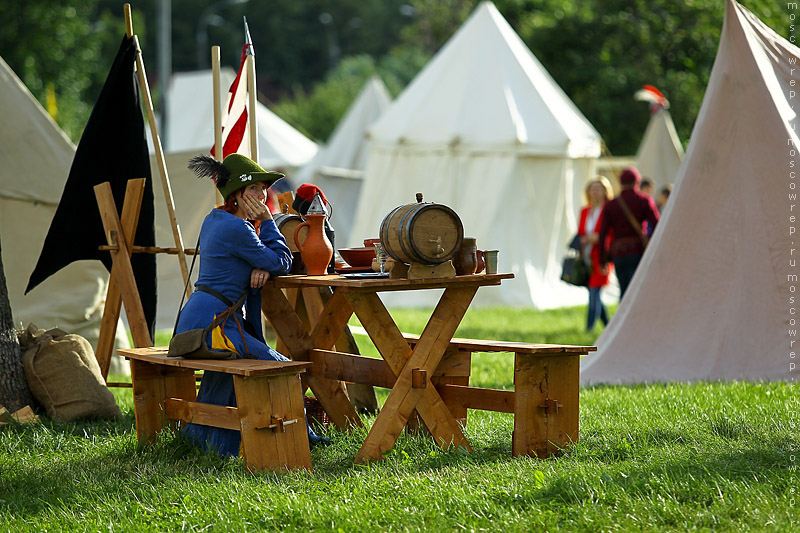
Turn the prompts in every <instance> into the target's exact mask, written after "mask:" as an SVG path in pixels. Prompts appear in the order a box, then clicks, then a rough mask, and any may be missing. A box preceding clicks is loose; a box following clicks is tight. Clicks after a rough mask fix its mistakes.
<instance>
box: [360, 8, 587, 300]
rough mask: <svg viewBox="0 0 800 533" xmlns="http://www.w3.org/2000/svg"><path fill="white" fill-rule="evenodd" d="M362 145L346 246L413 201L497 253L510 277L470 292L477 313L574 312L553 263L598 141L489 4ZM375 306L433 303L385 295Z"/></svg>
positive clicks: (572, 296)
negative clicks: (366, 146) (514, 309)
mask: <svg viewBox="0 0 800 533" xmlns="http://www.w3.org/2000/svg"><path fill="white" fill-rule="evenodd" d="M370 137H371V138H370V152H369V157H368V162H367V169H366V172H365V177H364V185H363V188H362V193H361V199H360V200H359V206H358V210H357V213H356V220H355V225H354V227H353V231H352V234H351V236H350V244H351V245H352V246H356V245H359V244H360V243H361V241H362V240H363V239H365V238H370V237H377V235H378V230H379V226H380V223H381V221H382V220H383V218H384V217H385V216H386V215H387V214H388V213H389V212H390V211H391V210H392V209H393V208H395V207H397V206H399V205H403V204H408V203H413V202H414V196H415V193H417V192H422V193H423V194H424V198H425V201H429V202H436V203H440V204H445V205H448V206H450V207H451V208H453V209H454V210H455V211H456V212H457V213H458V214H459V216H460V217H461V219H462V222H463V224H464V231H465V233H466V235H468V236H471V237H475V238H476V239H477V243H478V248H480V249H497V250H500V254H499V268H500V270H501V271H504V272H513V273H514V274H515V276H516V277H515V279H513V280H510V281H508V282H506V283H504V284H503V285H502V286H501V287H498V288H491V289H486V290H483V291H479V292H478V295H477V298H476V303H477V304H480V305H512V306H535V307H539V308H546V307H558V306H563V305H572V304H577V303H583V302H584V301H585V299H586V292H585V290H579V289H577V288H574V287H571V286H568V285H566V284H565V283H563V282H562V281H560V279H559V277H560V273H561V265H560V260H561V257H562V255H563V253H564V251H565V249H566V245H567V243H568V242H569V240H570V238H571V237H572V235H574V233H575V231H576V229H577V223H576V214H577V212H578V209H579V207H580V203H581V202H582V200H581V196H582V189H583V185H584V184H585V182H586V181H587V180H588V179H589V178H590V177H591V176H592V174H593V173H594V168H595V163H596V158H597V157H598V156H599V154H600V136H599V135H598V133H597V132H596V131H595V130H594V128H593V127H592V126H591V124H589V122H588V121H587V120H586V118H585V117H584V116H583V115H582V114H581V113H580V111H579V110H578V109H577V108H576V107H575V105H574V104H573V103H572V102H571V101H570V99H569V98H568V97H567V96H566V94H565V93H564V92H563V91H562V90H561V89H560V88H559V87H558V85H557V84H556V82H555V81H554V80H553V79H552V77H551V76H550V75H549V74H548V73H547V71H546V70H545V69H544V67H543V66H542V65H541V63H539V61H538V60H537V59H536V58H535V57H534V55H533V54H532V53H531V51H530V50H529V49H528V48H527V47H526V46H525V44H524V43H523V41H522V40H521V39H520V38H519V36H518V35H517V34H516V33H515V32H514V30H513V29H512V28H511V26H510V25H509V24H508V22H506V20H505V19H504V18H503V16H502V15H501V14H500V13H499V11H498V10H497V8H496V7H495V6H494V4H492V3H490V2H483V3H481V4H480V5H479V6H478V8H477V9H476V10H475V12H473V13H472V15H471V16H470V17H469V19H467V21H466V22H465V23H464V24H463V25H462V27H461V28H459V30H458V31H457V32H456V33H455V34H454V35H453V37H452V38H451V39H450V40H449V41H448V42H447V43H446V44H445V45H444V47H443V48H442V49H441V50H440V51H439V52H438V53H437V54H436V56H435V57H434V58H433V59H432V60H431V61H430V62H429V63H428V65H426V67H425V68H424V69H423V70H422V71H421V72H420V73H419V74H418V75H417V77H416V78H415V79H414V80H413V81H412V82H411V84H410V85H409V86H408V87H407V88H406V89H405V91H403V93H402V94H401V95H400V96H399V97H398V98H397V100H396V101H395V102H394V103H393V104H392V105H391V106H390V107H389V109H387V110H386V112H385V113H384V114H383V115H382V116H381V118H380V119H378V121H377V122H376V123H375V125H374V126H373V127H372V128H371V129H370ZM415 292H417V293H419V292H421V291H415ZM422 292H424V291H422ZM386 301H387V303H388V304H389V305H395V306H400V305H418V304H424V303H430V302H433V301H435V300H434V299H433V297H432V296H429V297H428V298H427V299H426V300H425V301H421V300H419V299H418V298H417V295H414V294H410V293H409V294H403V293H393V294H389V295H387V296H386Z"/></svg>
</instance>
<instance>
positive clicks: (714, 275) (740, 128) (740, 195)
mask: <svg viewBox="0 0 800 533" xmlns="http://www.w3.org/2000/svg"><path fill="white" fill-rule="evenodd" d="M798 58H800V49H798V48H797V47H796V46H794V45H792V44H790V43H789V42H787V41H786V40H785V39H783V38H781V37H780V36H779V35H778V34H776V33H775V32H774V31H772V30H771V29H770V28H768V27H767V26H765V25H764V24H763V23H762V22H761V21H760V20H758V18H756V17H755V16H754V15H753V14H752V13H750V12H749V11H747V10H746V9H745V8H743V7H742V6H741V5H739V4H738V3H736V2H734V1H733V0H728V2H727V4H726V7H725V22H724V25H723V29H722V37H721V41H720V45H719V49H718V51H717V57H716V60H715V62H714V67H713V69H712V71H711V79H710V81H709V84H708V88H707V89H706V93H705V97H704V99H703V104H702V107H701V109H700V114H699V116H698V118H697V122H696V125H695V128H694V131H693V132H692V137H691V139H690V143H689V148H688V150H687V153H686V157H685V160H684V162H683V166H682V167H681V171H680V173H679V175H678V178H677V183H676V185H675V189H674V191H673V194H672V196H671V197H670V204H671V207H670V209H669V210H667V212H666V214H665V216H664V218H663V219H662V220H661V222H660V223H659V225H658V226H657V227H656V231H655V233H654V236H653V240H652V241H651V244H650V246H649V247H648V249H647V252H646V253H645V255H644V257H643V258H642V262H641V264H640V265H639V269H638V271H637V273H636V275H635V276H634V278H633V281H632V283H631V285H630V287H629V289H628V291H627V292H626V294H625V298H624V299H623V301H622V303H621V305H620V307H619V310H618V311H617V313H616V315H615V316H614V318H613V319H612V321H611V324H610V325H609V327H608V328H607V329H606V330H605V332H604V333H603V334H602V335H601V337H600V338H599V339H598V341H597V345H598V351H597V352H596V353H594V354H591V355H589V356H587V357H586V358H585V359H584V360H583V364H582V368H581V382H582V384H584V385H588V384H595V383H603V382H606V383H632V382H657V381H698V380H737V379H743V380H759V379H772V380H788V379H795V380H796V379H797V378H798V372H799V371H800V369H799V368H797V366H798V365H797V363H798V358H797V357H796V356H795V354H796V353H798V349H797V347H795V346H794V344H795V340H796V338H797V337H796V335H797V327H796V322H797V315H798V312H797V307H798V306H797V304H796V303H795V302H796V301H797V300H796V299H795V294H794V293H795V292H796V290H797V285H798V283H797V279H798V278H797V275H798V268H797V265H796V259H795V257H796V255H797V253H796V249H797V248H800V246H796V245H795V244H794V243H795V241H796V240H797V227H798V224H797V222H796V218H794V217H795V216H796V215H795V211H794V209H795V208H796V205H797V202H796V197H797V196H796V184H797V181H798V178H796V174H797V172H795V171H794V170H793V169H794V168H797V161H798V155H797V147H798V141H800V139H798V135H797V132H796V126H797V111H796V110H797V109H798V103H800V102H798V95H797V93H798V89H797V87H798V85H800V83H798V81H800V71H798V69H797V68H795V66H794V65H796V64H797V61H798ZM792 365H794V368H793V367H792Z"/></svg>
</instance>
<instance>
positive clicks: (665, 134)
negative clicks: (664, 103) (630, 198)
mask: <svg viewBox="0 0 800 533" xmlns="http://www.w3.org/2000/svg"><path fill="white" fill-rule="evenodd" d="M681 161H683V145H682V144H681V141H680V139H679V138H678V132H677V131H675V124H674V123H673V122H672V115H670V112H669V111H668V110H667V109H664V108H662V109H659V110H658V111H656V112H655V113H653V114H651V115H650V120H649V122H648V123H647V128H646V129H645V132H644V136H643V137H642V142H641V143H640V144H639V149H638V150H637V152H636V168H638V169H639V172H640V173H641V175H642V176H643V177H646V178H649V179H650V180H651V181H652V182H653V185H654V188H655V189H656V191H657V190H658V189H660V188H661V187H664V186H665V185H669V184H673V183H675V178H676V177H677V176H678V170H679V169H680V167H681Z"/></svg>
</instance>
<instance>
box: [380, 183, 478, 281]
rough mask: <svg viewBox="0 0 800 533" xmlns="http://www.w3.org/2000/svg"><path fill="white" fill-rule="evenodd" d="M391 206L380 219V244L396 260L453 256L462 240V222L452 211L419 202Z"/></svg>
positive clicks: (436, 260)
mask: <svg viewBox="0 0 800 533" xmlns="http://www.w3.org/2000/svg"><path fill="white" fill-rule="evenodd" d="M417 199H418V201H417V203H416V204H408V205H401V206H400V207H396V208H394V209H393V210H392V211H391V212H390V213H389V214H388V215H386V217H385V218H384V219H383V222H381V232H380V238H381V244H382V245H383V248H384V249H385V250H386V252H387V253H388V254H389V255H390V256H391V257H392V258H393V259H394V260H396V261H402V262H403V263H409V264H410V263H422V264H426V265H436V264H439V263H444V262H445V261H447V260H449V259H452V258H453V256H454V255H455V254H456V252H458V250H459V249H460V248H461V243H462V241H463V240H464V226H463V225H462V224H461V219H460V218H459V217H458V215H457V214H456V212H455V211H453V210H452V209H450V208H449V207H447V206H446V205H442V204H435V203H428V202H422V195H420V194H418V195H417Z"/></svg>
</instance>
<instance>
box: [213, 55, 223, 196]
mask: <svg viewBox="0 0 800 533" xmlns="http://www.w3.org/2000/svg"><path fill="white" fill-rule="evenodd" d="M211 72H212V76H211V77H212V78H213V80H214V153H215V154H216V157H217V160H219V161H222V89H221V87H220V78H219V76H220V60H219V46H212V47H211ZM215 189H216V187H215ZM216 191H217V203H218V204H222V203H223V202H224V198H222V195H221V194H220V193H219V189H216Z"/></svg>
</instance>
